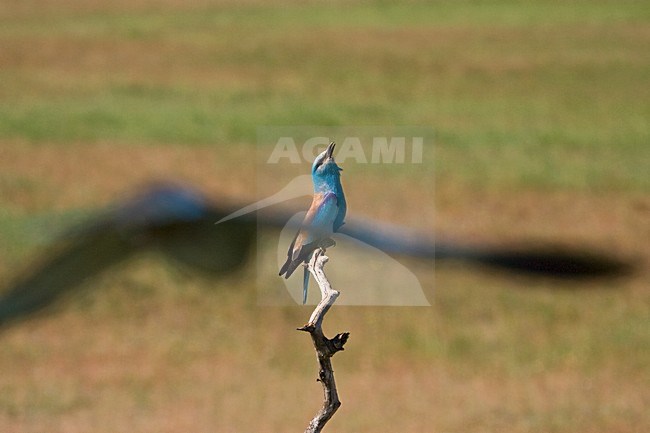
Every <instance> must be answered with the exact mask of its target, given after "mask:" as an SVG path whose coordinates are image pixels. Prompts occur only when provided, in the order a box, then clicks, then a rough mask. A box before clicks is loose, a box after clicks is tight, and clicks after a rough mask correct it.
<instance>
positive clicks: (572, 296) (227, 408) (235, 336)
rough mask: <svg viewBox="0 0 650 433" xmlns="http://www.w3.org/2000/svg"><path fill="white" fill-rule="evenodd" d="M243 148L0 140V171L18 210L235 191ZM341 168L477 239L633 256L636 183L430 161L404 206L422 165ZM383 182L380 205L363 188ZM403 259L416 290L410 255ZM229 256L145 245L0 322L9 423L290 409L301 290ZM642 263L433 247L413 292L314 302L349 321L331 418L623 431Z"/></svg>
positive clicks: (416, 221)
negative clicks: (390, 177)
mask: <svg viewBox="0 0 650 433" xmlns="http://www.w3.org/2000/svg"><path fill="white" fill-rule="evenodd" d="M246 152H247V150H246V146H243V147H235V146H233V147H229V148H228V149H227V151H226V150H223V152H220V151H219V149H215V148H209V147H191V148H187V147H172V146H170V147H150V146H127V145H119V144H118V145H115V144H108V143H105V144H94V145H82V144H79V145H71V146H63V147H54V146H35V145H26V144H20V143H11V145H7V146H3V147H2V158H1V161H2V162H1V163H0V164H1V167H0V168H1V171H2V173H3V176H4V178H5V179H14V180H18V179H20V182H18V181H15V182H14V181H11V180H10V181H8V182H5V188H6V190H5V191H4V192H3V197H7V201H6V203H9V204H10V206H12V207H13V208H14V210H15V211H17V212H26V213H27V212H32V211H36V210H46V209H47V210H52V209H59V210H63V209H66V208H68V207H75V206H96V205H101V204H104V203H105V202H106V201H107V200H112V199H114V198H115V197H118V196H119V195H120V194H122V193H124V192H126V191H128V190H129V189H130V188H131V187H132V186H133V185H135V184H137V183H139V182H142V181H145V180H147V179H150V178H152V177H153V178H156V177H158V178H163V177H164V178H169V177H179V178H182V179H186V180H188V181H191V182H193V183H196V184H198V185H201V186H202V187H203V188H204V189H205V190H207V191H208V192H210V193H212V194H213V195H223V196H229V197H234V196H240V197H253V196H254V191H255V190H254V189H251V188H252V187H251V185H250V176H251V174H252V172H251V171H250V170H253V171H254V167H251V168H247V167H241V166H236V167H235V166H233V164H232V162H233V161H238V160H241V159H242V158H243V157H244V156H245V154H246ZM136 168H137V169H136ZM344 175H345V176H346V177H345V179H344V180H345V181H346V182H347V183H346V186H347V190H348V194H349V197H350V202H351V204H352V205H353V206H354V207H353V209H358V210H364V211H365V212H366V213H369V214H373V213H375V214H376V215H378V216H379V217H380V218H382V219H393V220H395V221H401V222H404V223H409V224H413V225H416V226H417V225H419V226H420V227H435V228H437V229H439V231H441V232H442V233H445V234H448V235H449V236H452V237H455V238H458V239H465V240H472V241H477V242H487V243H492V244H495V245H498V244H503V243H507V242H509V241H515V240H518V239H521V238H522V237H523V238H526V237H528V238H533V239H543V240H549V239H553V238H555V237H556V236H557V237H558V238H564V239H565V240H566V242H567V243H569V244H573V243H575V244H580V243H586V244H587V245H593V246H595V247H600V248H604V247H611V248H612V249H613V250H614V251H618V252H622V253H626V254H632V255H641V256H642V257H643V260H644V263H647V262H648V249H647V246H646V245H645V243H644V241H643V239H642V236H639V234H640V233H643V230H647V226H646V225H645V221H647V219H646V216H647V206H648V205H647V197H644V196H634V195H632V196H626V197H619V198H617V197H614V196H591V195H589V194H585V193H580V192H573V193H571V192H562V193H560V192H548V193H544V192H539V191H537V192H535V191H523V192H520V193H518V194H516V195H513V194H512V193H511V192H501V193H499V192H498V191H493V190H490V189H489V188H488V189H486V190H483V191H476V190H468V189H463V188H462V187H459V186H458V185H457V184H455V185H453V184H451V183H447V182H444V181H440V182H438V185H437V190H436V193H437V196H436V202H437V204H438V208H437V213H436V220H435V223H433V224H432V223H431V222H429V223H425V222H424V221H423V220H422V218H421V217H418V215H420V214H421V212H424V213H432V212H433V205H432V204H431V203H427V202H422V201H419V202H415V200H414V198H416V197H419V196H421V194H424V193H426V192H427V191H428V190H429V186H428V185H427V184H420V185H417V184H414V183H413V182H411V181H409V177H408V176H405V177H403V178H402V177H400V176H396V177H395V181H394V182H391V183H390V185H389V186H385V185H384V186H382V187H381V188H380V187H378V185H381V183H380V182H377V179H373V178H372V175H371V176H370V177H368V178H365V177H363V176H359V175H358V174H357V175H355V174H354V173H353V171H351V170H347V171H346V172H345V173H344ZM223 176H227V178H228V179H229V181H228V182H224V178H223ZM7 185H8V186H7ZM11 185H29V188H28V189H26V190H21V188H16V187H11ZM386 188H388V189H386ZM252 192H253V194H252V195H251V193H252ZM397 193H399V197H400V199H401V200H403V201H402V202H400V206H399V209H400V212H399V213H398V212H396V211H395V209H396V207H395V206H393V203H391V204H390V205H388V204H386V203H383V202H382V201H380V200H377V198H378V197H381V196H382V194H383V195H385V194H396V196H397ZM540 203H542V204H543V205H540ZM429 207H430V208H429ZM413 266H414V267H413V269H415V270H417V272H418V273H419V275H420V276H421V278H422V281H423V284H425V286H427V287H429V288H430V289H429V290H431V288H432V287H433V283H434V279H433V275H432V274H431V273H430V270H429V269H427V268H426V267H422V266H420V265H417V264H413ZM645 269H647V268H645ZM8 273H9V272H8V271H5V272H4V275H8ZM247 274H248V273H245V274H242V275H239V276H237V277H236V278H232V279H228V280H225V281H221V282H216V281H210V280H206V279H203V278H202V277H199V276H194V275H189V274H186V273H184V272H180V273H179V271H178V270H174V269H173V268H172V269H168V268H166V267H164V266H162V265H161V264H160V263H159V262H158V261H157V260H156V259H155V257H152V256H146V257H143V258H141V259H139V260H136V261H134V262H132V263H130V264H126V265H124V266H121V267H119V268H118V269H116V270H114V271H111V272H109V273H108V274H106V275H104V276H103V277H101V278H99V279H97V280H95V281H93V282H91V284H90V287H89V288H91V289H92V291H90V292H89V293H88V294H86V295H79V296H76V297H74V298H73V299H72V300H71V302H69V303H67V304H64V305H63V306H60V307H59V309H58V311H57V312H55V313H53V314H50V315H45V316H43V317H42V318H39V319H38V320H35V321H32V322H27V323H24V324H21V325H20V326H17V327H14V328H11V329H9V330H7V331H5V332H4V333H3V334H2V336H1V338H2V340H3V347H4V349H3V355H2V356H0V370H1V371H3V372H7V373H6V374H4V375H2V377H1V378H0V389H1V390H2V398H0V408H1V410H0V425H2V426H3V429H4V430H5V431H11V432H16V433H31V432H34V433H35V432H40V431H43V429H46V430H47V431H50V432H66V433H69V432H86V431H93V432H99V433H101V432H114V431H125V430H128V431H132V432H152V433H153V432H156V433H159V432H177V431H196V432H203V431H205V432H208V431H232V432H235V431H259V432H271V431H289V430H299V429H300V428H303V426H304V424H305V420H306V419H307V418H308V417H309V415H310V414H311V412H313V411H315V410H316V408H317V406H318V398H319V395H320V391H319V389H318V386H317V385H316V384H315V382H314V381H313V379H314V374H315V373H314V360H313V359H312V354H311V352H310V349H309V347H310V346H309V344H308V341H306V340H305V338H304V335H302V334H300V333H297V332H295V331H293V329H294V328H295V327H296V326H297V325H299V324H301V323H302V321H303V320H304V318H305V317H306V315H307V314H308V310H307V309H306V308H296V307H271V308H269V307H259V306H256V301H255V299H256V298H255V297H256V293H255V289H254V277H253V276H251V275H247ZM647 279H648V274H647V271H645V270H642V271H641V273H640V274H638V275H636V276H635V277H634V278H632V279H628V280H620V281H609V282H608V281H601V282H593V283H591V284H586V285H585V284H583V285H580V284H576V285H571V284H565V285H563V287H564V289H565V290H560V291H558V290H557V288H558V287H557V283H555V282H552V281H543V280H542V281H534V280H527V279H519V278H514V279H511V278H506V277H504V276H501V275H499V274H493V273H489V272H484V271H479V272H468V270H467V269H466V268H463V267H459V266H449V265H444V266H443V265H441V266H439V267H438V269H437V272H436V278H435V287H436V289H435V292H432V291H429V295H430V296H432V300H433V301H434V306H433V307H431V308H423V309H402V308H395V309H390V308H340V309H338V310H336V311H333V312H332V316H331V317H330V325H328V326H329V330H330V332H333V331H335V330H339V328H341V330H342V329H343V328H345V329H349V330H350V331H352V340H351V342H350V347H349V348H348V350H346V351H345V352H344V353H342V354H340V355H338V357H337V359H336V366H337V379H338V381H339V387H340V390H341V394H342V399H343V403H344V405H343V408H342V409H341V411H340V414H337V417H335V419H334V420H333V422H332V426H331V429H333V430H354V431H359V432H366V431H367V432H369V431H377V430H381V431H404V432H408V431H441V432H442V431H458V432H460V431H478V432H480V431H486V432H487V431H504V430H507V431H511V432H534V431H558V432H561V431H580V432H599V431H609V432H619V433H626V432H630V433H631V432H637V431H639V429H638V426H639V425H648V423H650V420H649V419H648V418H647V416H646V415H645V413H646V411H645V410H644V408H645V407H647V405H648V404H650V393H648V392H647V389H649V388H648V386H647V385H648V375H647V369H646V365H645V364H644V361H643V360H644V359H647V356H646V355H644V354H643V351H644V348H643V347H644V346H643V344H647V340H644V337H643V335H647V332H645V331H643V329H641V328H639V327H642V326H643V319H642V318H643V317H644V316H645V317H647V314H648V313H649V312H648V310H647V305H650V303H649V302H648V300H649V299H648V290H647ZM561 286H562V285H561ZM587 288H591V290H585V289H587ZM348 289H349V288H344V289H343V290H344V291H345V290H348ZM578 289H580V290H578ZM574 290H576V291H574ZM621 321H623V322H621ZM625 321H628V322H629V325H625ZM617 340H620V342H618V343H616V341H617ZM644 341H645V343H643V342H644ZM639 345H640V346H639ZM626 357H627V358H626ZM303 392H306V393H307V396H304V395H303V394H302V393H303Z"/></svg>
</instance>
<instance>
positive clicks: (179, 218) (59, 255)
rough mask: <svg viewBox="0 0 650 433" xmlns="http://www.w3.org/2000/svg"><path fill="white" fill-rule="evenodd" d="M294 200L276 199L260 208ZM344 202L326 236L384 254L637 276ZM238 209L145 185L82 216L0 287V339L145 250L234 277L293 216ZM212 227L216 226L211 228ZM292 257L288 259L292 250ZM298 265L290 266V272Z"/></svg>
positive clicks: (550, 272) (601, 262)
mask: <svg viewBox="0 0 650 433" xmlns="http://www.w3.org/2000/svg"><path fill="white" fill-rule="evenodd" d="M332 150H333V148H332ZM297 194H298V195H296V196H300V195H302V194H303V193H302V192H301V191H298V192H297ZM294 197H295V196H294V195H286V194H285V195H283V194H280V195H279V196H278V198H276V199H274V200H272V202H271V203H265V206H269V207H270V206H273V205H274V204H278V203H280V202H282V201H284V200H287V199H290V198H294ZM341 197H342V199H341V203H342V204H343V206H342V208H343V211H342V212H341V211H339V213H338V214H337V215H340V217H339V218H338V219H337V218H335V222H334V223H333V224H332V230H334V229H335V227H337V228H338V227H340V230H339V232H340V233H341V234H344V235H347V236H349V237H351V238H353V239H356V240H357V241H359V242H361V243H363V244H366V245H369V246H371V247H374V248H378V249H380V250H381V251H383V252H385V253H387V254H389V255H391V256H408V257H414V258H419V259H421V260H426V261H431V262H433V261H434V260H435V261H436V262H437V261H441V260H455V261H458V260H460V261H464V262H467V263H473V264H478V265H484V266H489V267H492V268H498V269H506V270H510V271H518V272H523V273H525V274H528V275H532V276H542V277H554V278H559V279H563V280H567V279H569V280H583V279H589V278H599V277H617V276H622V275H626V274H628V273H630V272H631V271H633V269H634V266H633V265H632V264H631V263H629V262H626V261H621V260H620V259H618V258H616V257H614V256H612V255H611V254H598V253H594V252H591V251H589V250H585V249H575V248H573V249H571V248H568V247H566V246H562V245H556V246H552V245H550V246H549V245H546V246H544V245H541V246H540V245H538V246H536V247H532V246H530V245H526V244H521V245H520V246H519V247H508V246H503V247H500V248H496V247H493V248H488V247H484V246H483V247H482V246H480V245H463V244H457V243H453V242H442V241H440V240H437V241H436V242H434V240H433V236H432V235H433V233H427V232H422V231H416V230H413V229H410V228H408V227H403V226H398V225H391V224H387V223H384V222H379V221H373V220H371V219H368V218H363V219H359V218H357V219H350V218H348V219H347V221H346V223H345V225H344V226H342V227H341V225H342V224H343V218H344V216H345V201H344V198H343V192H342V191H341ZM247 208H248V206H245V207H244V209H247ZM238 209H242V208H241V206H239V205H237V204H236V203H224V202H222V201H218V202H214V201H210V200H209V199H208V198H207V197H206V196H204V195H203V194H201V192H199V191H197V190H196V189H194V188H192V187H190V186H189V185H182V184H177V183H170V182H166V183H162V184H154V185H149V186H148V187H146V188H144V189H143V190H141V191H140V192H139V193H137V194H135V195H134V196H132V197H129V198H126V199H124V200H121V201H119V202H117V203H115V204H113V205H112V206H109V207H108V209H105V210H103V211H101V212H98V213H96V214H94V215H92V216H89V217H87V218H86V219H85V221H83V222H79V223H78V224H77V225H74V226H73V227H71V228H70V229H69V230H66V231H65V232H64V233H62V234H61V235H60V236H58V237H57V239H54V240H53V241H52V242H51V244H50V245H49V246H47V247H46V248H45V251H44V252H42V253H41V254H39V257H38V258H36V259H34V261H33V263H32V266H30V267H28V268H26V269H24V270H23V272H20V273H18V274H17V275H14V277H13V278H12V279H11V280H10V281H7V282H6V283H5V282H3V283H2V284H0V286H1V287H0V332H1V331H2V330H3V329H5V328H6V326H8V325H9V324H11V323H15V322H17V321H19V320H21V319H26V318H29V317H31V316H32V315H33V314H34V313H36V312H38V311H41V310H44V309H45V308H46V307H49V306H51V305H54V304H55V303H56V302H58V301H60V300H61V299H62V298H64V297H65V296H66V295H68V294H70V295H72V294H74V293H76V292H78V291H79V290H80V289H81V288H84V287H86V288H91V287H93V285H92V284H91V281H92V279H93V278H95V277H96V276H98V275H101V274H102V273H103V272H105V271H106V270H108V269H110V268H112V267H114V266H115V265H117V264H119V263H121V262H124V261H126V260H128V259H129V258H131V257H133V256H135V255H137V254H139V253H141V252H143V251H151V250H155V251H158V252H160V253H162V254H163V255H164V256H165V257H168V258H170V259H173V261H175V262H178V263H180V264H182V265H185V266H186V268H188V269H191V270H196V271H202V272H203V273H206V274H208V275H211V276H214V277H215V278H220V277H223V276H225V275H228V274H232V273H233V272H236V271H238V270H240V269H242V268H243V267H244V266H246V265H247V263H250V260H249V258H250V253H251V252H252V250H254V249H255V245H256V234H257V232H258V230H259V229H264V230H274V231H275V230H280V229H281V228H283V227H285V225H286V224H287V221H288V220H289V219H290V218H291V217H292V216H293V214H294V213H293V212H292V211H287V210H285V211H283V210H280V209H270V210H269V211H264V210H263V209H261V208H256V209H255V210H254V211H250V212H244V213H243V214H240V212H239V211H238ZM232 215H237V217H235V218H232V217H231V216H232ZM216 221H222V222H220V223H219V224H216V225H215V222H216ZM303 248H304V246H303ZM289 251H290V253H293V244H292V248H291V249H290V250H289ZM300 263H301V262H300V261H297V262H296V265H295V266H294V267H293V269H295V268H296V267H297V266H298V265H299V264H300ZM558 287H563V286H562V285H559V286H558Z"/></svg>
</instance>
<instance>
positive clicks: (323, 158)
mask: <svg viewBox="0 0 650 433" xmlns="http://www.w3.org/2000/svg"><path fill="white" fill-rule="evenodd" d="M335 146H336V143H334V142H333V141H332V142H331V143H330V144H329V146H327V149H325V150H324V151H323V152H322V153H321V154H320V155H318V156H317V157H316V159H315V160H314V164H313V165H312V167H311V174H312V176H313V177H314V178H322V179H326V178H329V177H332V176H334V177H338V176H339V175H340V171H341V170H343V169H342V168H341V167H339V166H338V165H336V161H334V147H335Z"/></svg>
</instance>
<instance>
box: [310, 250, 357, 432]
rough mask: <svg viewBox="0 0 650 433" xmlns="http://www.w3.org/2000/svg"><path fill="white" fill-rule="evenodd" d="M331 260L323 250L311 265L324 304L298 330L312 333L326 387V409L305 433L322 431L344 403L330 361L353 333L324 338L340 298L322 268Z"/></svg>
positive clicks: (319, 305)
mask: <svg viewBox="0 0 650 433" xmlns="http://www.w3.org/2000/svg"><path fill="white" fill-rule="evenodd" d="M328 260H329V259H328V257H327V256H326V255H325V254H324V251H323V250H316V251H315V252H314V254H313V256H312V258H311V260H310V261H309V272H311V274H312V275H313V276H314V279H315V280H316V282H317V283H318V287H319V288H320V292H321V301H320V302H319V303H318V305H317V306H316V309H315V310H314V312H313V313H312V315H311V317H310V318H309V322H308V323H307V324H306V325H304V326H302V327H300V328H298V330H299V331H305V332H309V335H311V339H312V342H313V343H314V349H315V350H316V355H317V357H318V364H319V368H320V369H319V371H318V380H319V381H320V382H321V384H322V385H323V399H324V401H323V407H322V408H321V410H320V411H319V412H318V413H317V414H316V416H315V417H314V418H313V419H312V420H311V422H310V423H309V426H308V427H307V429H306V430H305V433H318V432H320V431H322V430H323V427H325V424H326V423H327V422H328V421H329V420H330V418H332V416H333V415H334V413H335V412H336V410H337V409H338V408H339V406H341V401H340V400H339V396H338V393H337V391H336V383H335V381H334V370H333V369H332V363H331V361H330V358H331V357H332V356H334V354H335V353H336V352H338V351H339V350H343V346H344V345H345V343H346V342H347V340H348V336H349V335H350V333H349V332H343V333H341V334H337V335H336V336H335V337H334V338H332V339H328V338H327V337H325V335H324V334H323V328H322V325H323V318H324V317H325V314H327V312H328V311H329V309H330V307H331V306H332V305H334V302H335V301H336V298H338V296H339V292H337V291H336V290H334V289H332V286H331V285H330V283H329V281H328V280H327V277H326V276H325V272H324V271H323V267H324V266H325V263H327V261H328Z"/></svg>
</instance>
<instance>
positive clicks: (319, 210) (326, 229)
mask: <svg viewBox="0 0 650 433" xmlns="http://www.w3.org/2000/svg"><path fill="white" fill-rule="evenodd" d="M337 214H338V199H337V198H336V194H334V193H332V192H328V193H325V194H316V195H314V200H313V201H312V202H311V206H310V207H309V210H308V211H307V214H306V215H305V219H304V220H303V224H302V228H301V229H300V230H299V231H298V235H297V236H296V241H295V243H294V246H293V259H294V260H295V259H296V258H297V257H298V255H299V253H300V249H301V248H302V247H303V246H307V245H310V244H312V243H314V242H317V241H319V240H320V239H321V238H322V237H323V236H329V235H330V234H331V233H332V227H333V224H334V220H335V219H336V215H337Z"/></svg>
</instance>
